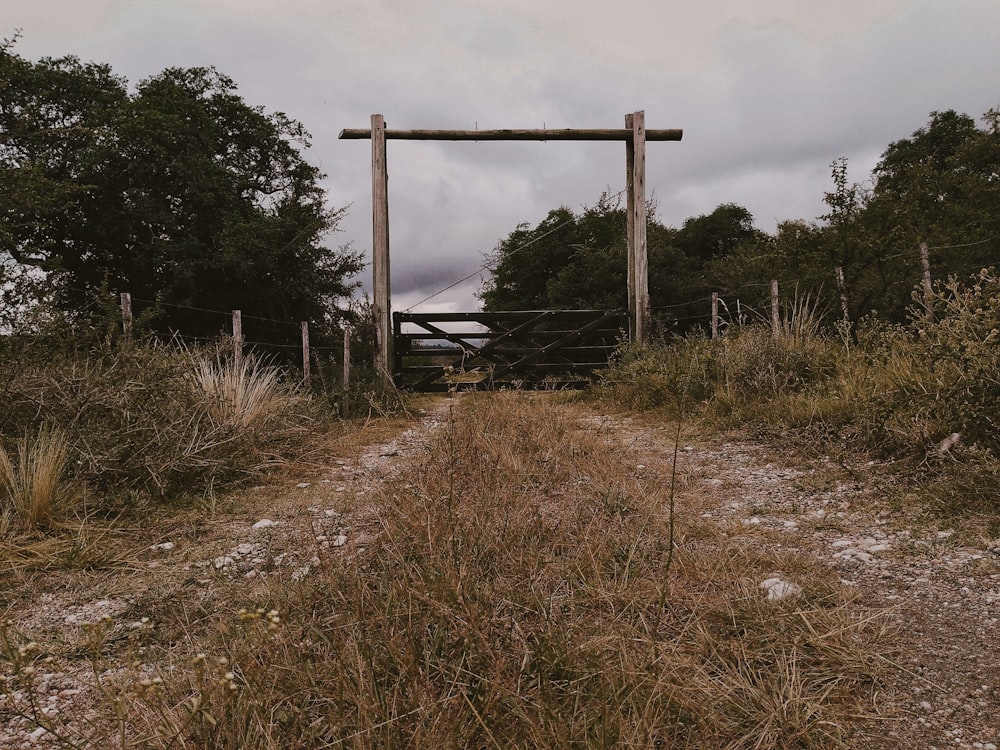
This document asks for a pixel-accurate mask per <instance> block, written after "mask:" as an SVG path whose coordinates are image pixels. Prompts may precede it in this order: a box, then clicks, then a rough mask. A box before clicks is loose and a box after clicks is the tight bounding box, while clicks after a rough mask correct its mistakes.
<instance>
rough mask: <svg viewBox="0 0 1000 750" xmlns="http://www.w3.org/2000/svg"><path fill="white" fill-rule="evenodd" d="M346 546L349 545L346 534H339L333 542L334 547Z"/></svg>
mask: <svg viewBox="0 0 1000 750" xmlns="http://www.w3.org/2000/svg"><path fill="white" fill-rule="evenodd" d="M345 544H347V535H346V534H338V535H337V538H336V539H334V540H333V546H334V547H343V546H344V545H345Z"/></svg>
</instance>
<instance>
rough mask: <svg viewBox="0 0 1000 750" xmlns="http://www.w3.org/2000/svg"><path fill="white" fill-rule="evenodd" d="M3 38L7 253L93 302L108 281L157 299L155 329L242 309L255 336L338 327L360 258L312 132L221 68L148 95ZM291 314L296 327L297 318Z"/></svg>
mask: <svg viewBox="0 0 1000 750" xmlns="http://www.w3.org/2000/svg"><path fill="white" fill-rule="evenodd" d="M11 46H12V43H11V42H7V43H5V44H4V45H3V46H0V185H3V186H4V187H3V188H2V192H0V251H2V252H4V253H6V254H8V255H9V256H10V257H12V258H14V259H15V260H16V261H17V262H18V263H20V264H23V265H28V266H34V267H36V268H38V269H41V270H43V271H44V272H46V273H47V274H49V278H50V280H52V281H54V282H56V283H58V284H59V288H60V294H59V297H58V300H59V304H60V305H62V306H63V307H64V308H66V309H68V310H71V311H74V312H75V313H77V314H86V313H87V311H88V309H89V305H90V304H91V300H92V299H93V297H94V293H95V290H99V289H102V288H105V289H111V290H121V291H129V292H131V293H132V294H133V296H134V297H135V298H137V299H139V300H155V301H156V302H157V304H158V308H157V311H156V317H155V318H154V319H153V323H152V324H153V326H154V329H156V330H158V331H161V332H166V331H172V330H179V331H181V332H182V333H184V334H189V335H195V336H203V335H214V334H216V333H218V332H219V331H220V330H222V329H224V328H225V325H226V320H225V318H224V317H221V316H219V315H215V314H211V313H207V312H204V311H202V310H198V309H194V308H202V309H203V310H230V309H241V310H242V311H243V312H244V314H245V315H247V316H256V317H258V318H269V319H272V320H274V321H284V322H286V323H287V324H286V325H280V324H274V323H267V322H265V321H260V323H259V324H258V323H255V324H254V329H255V333H254V338H257V339H258V340H267V341H281V340H289V339H294V337H295V336H297V333H296V328H295V324H296V323H297V321H299V320H309V321H311V322H313V323H315V324H322V323H331V322H332V319H333V317H334V315H335V314H336V310H335V304H336V302H337V301H338V300H339V299H342V298H344V297H347V296H349V295H350V293H351V290H352V289H353V288H354V285H352V284H350V283H349V281H348V280H349V278H350V277H351V276H352V275H354V274H355V273H357V272H358V271H359V270H360V269H361V260H360V256H359V255H358V254H357V253H354V252H352V251H351V250H350V249H349V248H340V249H338V250H333V251H331V250H329V249H327V248H326V247H324V246H323V244H322V241H323V238H324V237H325V236H326V235H327V234H328V233H329V232H331V231H333V230H334V229H335V228H336V226H337V222H338V220H339V219H340V218H341V217H342V216H343V210H340V211H330V210H328V209H327V208H326V207H325V205H324V192H323V190H322V188H321V187H320V184H319V183H320V180H321V179H322V176H323V175H322V174H321V173H320V172H319V170H318V169H317V168H316V167H314V166H312V165H310V164H308V163H307V162H306V161H305V160H304V159H303V158H302V155H301V152H302V151H303V150H304V149H305V148H307V147H308V145H309V136H308V133H306V131H305V129H304V128H303V127H302V125H301V124H299V123H297V122H295V121H294V120H291V119H289V118H288V117H286V116H285V115H283V114H280V113H270V114H269V113H265V111H264V110H263V108H261V107H255V106H250V105H248V104H247V103H246V102H244V100H243V99H242V98H241V97H240V96H239V95H238V94H237V93H236V85H235V83H234V82H233V81H232V80H231V79H229V78H227V77H226V76H224V75H222V74H221V73H219V72H218V71H216V70H215V69H214V68H188V69H182V68H171V69H168V70H165V71H163V72H162V73H160V74H159V75H157V76H154V77H152V78H149V79H147V80H145V81H142V82H141V83H140V84H139V85H138V86H137V88H136V89H135V91H134V93H131V94H130V93H129V92H128V91H127V89H126V84H125V81H124V80H123V79H121V78H119V77H116V76H115V75H113V73H112V72H111V70H110V68H109V67H108V66H106V65H97V64H93V63H87V64H84V63H81V62H80V61H79V60H78V59H76V58H74V57H64V58H58V59H51V58H44V59H42V60H40V61H38V62H34V63H33V62H30V61H26V60H24V59H22V58H20V57H19V56H17V55H15V54H14V53H13V52H12V49H11ZM288 324H291V325H288Z"/></svg>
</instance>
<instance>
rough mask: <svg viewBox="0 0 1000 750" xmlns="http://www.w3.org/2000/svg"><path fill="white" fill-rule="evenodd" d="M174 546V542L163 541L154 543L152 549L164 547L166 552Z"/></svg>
mask: <svg viewBox="0 0 1000 750" xmlns="http://www.w3.org/2000/svg"><path fill="white" fill-rule="evenodd" d="M173 548H174V543H173V542H162V543H161V544H154V545H152V546H151V547H150V549H162V550H163V551H164V552H169V551H170V550H172V549H173Z"/></svg>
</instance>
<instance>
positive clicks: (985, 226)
mask: <svg viewBox="0 0 1000 750" xmlns="http://www.w3.org/2000/svg"><path fill="white" fill-rule="evenodd" d="M983 124H984V126H983V127H979V126H977V124H976V121H975V120H974V119H973V118H971V117H969V116H968V115H963V114H958V113H956V112H954V111H947V112H933V113H931V116H930V121H929V123H928V124H927V125H926V126H925V127H922V128H920V129H918V130H916V131H915V132H914V133H913V134H912V135H911V136H910V137H908V138H903V139H901V140H898V141H895V142H893V143H891V144H890V145H889V146H888V147H887V148H886V150H885V151H884V152H883V154H882V156H881V158H880V159H879V162H878V164H877V165H876V167H875V169H874V171H873V172H872V175H871V178H870V179H869V180H867V181H866V182H864V183H852V182H850V181H849V180H848V173H847V160H846V159H843V158H841V159H836V160H834V161H833V163H832V165H831V177H832V183H833V184H832V189H831V190H830V191H829V192H827V193H826V194H825V195H824V201H825V203H826V206H827V212H826V213H825V214H824V215H823V216H820V217H818V218H817V219H816V220H805V219H797V220H789V221H784V222H781V223H780V224H779V225H778V226H777V228H776V230H775V232H774V233H772V234H769V233H766V232H763V231H761V230H760V229H758V228H757V227H756V226H755V225H754V219H753V216H752V215H751V213H750V212H749V211H748V210H747V209H746V208H744V207H742V206H739V205H736V204H733V203H723V204H721V205H719V206H718V207H717V208H716V209H715V210H714V211H712V212H711V213H710V214H705V215H703V216H696V217H692V218H689V219H687V220H686V221H684V222H683V224H682V225H681V227H680V228H679V229H675V228H671V227H666V226H664V225H663V224H661V223H660V222H659V221H658V219H657V218H656V216H655V207H654V206H650V209H649V217H648V220H649V223H648V230H647V246H648V257H649V290H650V302H651V306H652V308H653V312H654V318H656V319H658V320H659V322H660V323H661V324H665V325H666V326H667V327H668V328H669V329H672V330H675V331H679V332H683V331H685V330H688V329H689V328H690V327H691V326H692V325H696V324H699V323H700V324H702V325H704V323H705V322H706V321H707V312H708V303H707V299H708V297H709V296H710V295H711V293H712V292H713V291H717V292H719V293H720V294H721V295H722V296H723V298H724V300H728V301H729V302H733V301H734V300H735V299H740V300H741V301H742V302H743V303H744V305H747V304H749V305H750V306H751V307H753V306H756V307H758V308H762V307H763V306H765V304H766V299H767V296H768V294H769V291H768V288H769V286H770V280H771V279H777V280H778V281H779V284H780V285H781V286H782V288H783V289H785V290H788V291H789V293H792V292H793V291H794V290H798V292H799V293H800V294H809V295H811V296H812V297H813V298H814V299H820V300H821V301H822V303H823V304H824V305H825V307H826V309H827V310H830V311H834V310H835V311H836V314H837V315H838V316H839V315H840V295H841V291H842V293H843V294H844V296H845V298H846V300H847V304H848V313H849V315H850V317H851V319H852V320H858V319H859V318H860V317H862V316H864V315H866V314H868V313H871V312H872V311H875V312H877V313H878V314H879V315H880V316H882V317H884V318H887V319H889V320H897V321H901V320H903V319H905V318H906V316H907V312H908V308H909V307H910V306H911V305H912V302H913V290H914V287H915V286H916V285H917V283H918V282H919V281H920V275H921V271H920V252H919V246H920V244H921V243H927V244H928V245H930V247H931V264H932V269H933V273H934V275H935V277H936V278H937V279H939V280H942V281H943V280H945V279H947V277H948V276H950V275H956V276H958V277H960V278H965V277H967V276H968V275H969V274H971V273H973V272H975V271H978V270H979V269H980V268H983V267H987V266H990V265H993V264H995V263H996V260H997V257H998V256H997V250H998V249H1000V113H998V111H997V110H991V111H990V112H987V113H986V115H985V116H984V117H983ZM492 261H493V266H494V269H495V270H494V271H493V276H492V278H491V279H490V280H489V281H488V282H487V284H486V285H485V287H484V289H483V291H482V293H481V298H482V300H483V303H484V305H485V306H486V308H487V309H497V310H499V309H518V308H520V309H526V308H558V307H599V308H624V307H625V306H626V300H625V296H626V284H625V274H626V263H627V261H626V249H625V214H624V210H623V209H622V208H621V205H620V204H619V203H617V202H615V201H614V200H612V199H611V198H609V196H607V195H605V196H603V197H602V198H601V199H600V200H599V201H598V202H597V204H596V205H595V206H594V207H592V208H587V209H584V210H583V211H582V212H580V213H574V212H573V211H571V210H570V209H568V208H566V207H561V208H559V209H556V210H554V211H551V212H550V213H549V215H548V216H547V217H546V219H545V220H543V221H542V222H540V223H539V224H538V225H537V226H536V227H534V228H531V227H530V226H529V225H527V224H522V225H521V226H519V227H518V228H517V229H516V230H515V231H514V232H512V233H511V234H510V235H509V236H508V237H507V238H506V239H504V240H503V241H502V242H501V243H500V244H499V246H498V248H497V250H496V252H495V254H494V257H493V258H492ZM838 268H839V269H841V271H842V273H843V288H842V290H841V288H840V286H839V283H838V281H837V277H836V269H838Z"/></svg>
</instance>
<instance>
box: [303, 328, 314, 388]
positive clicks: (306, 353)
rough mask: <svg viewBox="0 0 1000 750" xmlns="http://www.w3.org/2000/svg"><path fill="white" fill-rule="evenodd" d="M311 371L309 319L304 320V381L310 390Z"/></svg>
mask: <svg viewBox="0 0 1000 750" xmlns="http://www.w3.org/2000/svg"><path fill="white" fill-rule="evenodd" d="M311 375H312V373H311V371H310V369H309V321H308V320H303V321H302V382H303V384H304V385H305V387H306V390H309V386H310V385H311V384H312V378H311Z"/></svg>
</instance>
